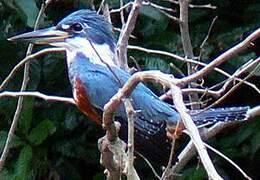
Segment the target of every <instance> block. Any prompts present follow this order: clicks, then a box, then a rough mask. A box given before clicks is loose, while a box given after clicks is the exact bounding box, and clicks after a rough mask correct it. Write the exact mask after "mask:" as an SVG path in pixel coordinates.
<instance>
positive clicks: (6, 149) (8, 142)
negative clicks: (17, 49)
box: [0, 0, 51, 172]
mask: <svg viewBox="0 0 260 180" xmlns="http://www.w3.org/2000/svg"><path fill="white" fill-rule="evenodd" d="M50 2H51V1H50V0H46V1H45V2H43V3H42V5H41V9H40V11H39V13H38V16H37V18H36V22H35V26H34V30H36V29H38V27H39V24H40V19H41V18H42V16H43V14H44V11H45V9H46V7H47V6H48V5H49V3H50ZM32 49H33V45H32V44H29V46H28V49H27V53H26V56H28V55H30V54H31V52H32ZM29 68H30V63H29V62H27V63H25V66H24V75H23V82H22V86H21V91H24V90H25V89H26V88H27V84H28V82H29ZM22 107H23V97H19V100H18V103H17V107H16V111H15V114H14V117H13V120H12V124H11V127H10V130H9V132H8V136H7V139H6V143H5V146H4V150H3V153H2V155H1V159H0V172H1V171H2V169H3V166H4V163H5V160H6V158H7V156H8V152H9V148H10V145H11V143H12V140H13V137H14V131H15V129H16V126H17V123H18V120H19V118H20V114H21V111H22Z"/></svg>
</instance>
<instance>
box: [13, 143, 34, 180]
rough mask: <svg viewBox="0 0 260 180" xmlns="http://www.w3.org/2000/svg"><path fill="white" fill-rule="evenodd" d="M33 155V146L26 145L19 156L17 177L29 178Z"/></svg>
mask: <svg viewBox="0 0 260 180" xmlns="http://www.w3.org/2000/svg"><path fill="white" fill-rule="evenodd" d="M32 157H33V153H32V148H31V147H30V146H25V147H24V148H23V149H22V151H21V152H20V155H19V157H18V161H17V164H16V173H15V179H17V180H18V179H19V180H23V179H24V180H27V179H28V177H29V175H30V174H31V172H30V169H31V167H30V166H31V160H32Z"/></svg>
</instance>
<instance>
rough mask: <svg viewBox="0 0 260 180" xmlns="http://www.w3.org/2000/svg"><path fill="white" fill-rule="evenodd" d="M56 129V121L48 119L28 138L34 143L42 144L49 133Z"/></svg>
mask: <svg viewBox="0 0 260 180" xmlns="http://www.w3.org/2000/svg"><path fill="white" fill-rule="evenodd" d="M55 131H56V127H55V125H54V123H53V122H52V121H50V120H48V119H46V120H44V121H42V122H40V124H38V125H37V126H36V127H35V128H34V129H33V130H32V131H31V133H30V135H29V137H28V139H29V141H30V142H31V143H33V144H34V145H39V144H41V143H42V142H43V141H44V140H45V139H46V138H47V137H48V136H49V135H51V134H53V133H54V132H55Z"/></svg>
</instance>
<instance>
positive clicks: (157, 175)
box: [136, 152, 160, 179]
mask: <svg viewBox="0 0 260 180" xmlns="http://www.w3.org/2000/svg"><path fill="white" fill-rule="evenodd" d="M136 154H138V155H139V156H140V157H141V158H143V160H144V161H145V162H146V163H147V165H148V166H149V167H150V168H151V170H152V172H153V174H154V176H155V177H156V178H157V179H160V176H159V174H158V173H157V172H156V170H155V169H154V167H153V165H152V164H151V163H150V162H149V160H148V159H146V158H145V157H144V156H143V155H142V154H140V153H138V152H136Z"/></svg>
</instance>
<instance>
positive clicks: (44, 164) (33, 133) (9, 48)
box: [0, 0, 260, 180]
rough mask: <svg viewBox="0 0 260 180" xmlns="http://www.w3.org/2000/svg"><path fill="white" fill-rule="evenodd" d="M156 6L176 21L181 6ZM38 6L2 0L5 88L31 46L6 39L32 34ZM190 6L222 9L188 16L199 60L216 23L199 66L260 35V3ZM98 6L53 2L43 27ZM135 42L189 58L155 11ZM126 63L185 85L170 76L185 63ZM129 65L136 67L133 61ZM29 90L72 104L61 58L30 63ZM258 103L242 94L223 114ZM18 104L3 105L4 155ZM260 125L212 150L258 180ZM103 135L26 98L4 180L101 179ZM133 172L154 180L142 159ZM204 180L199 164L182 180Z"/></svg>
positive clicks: (248, 92) (69, 111)
mask: <svg viewBox="0 0 260 180" xmlns="http://www.w3.org/2000/svg"><path fill="white" fill-rule="evenodd" d="M153 2H154V3H157V4H159V5H163V6H165V7H169V8H173V9H174V10H176V11H175V12H173V13H172V15H174V16H178V14H179V12H178V11H179V7H178V5H176V4H172V3H170V2H168V1H159V0H157V1H153ZM41 3H42V0H0V19H1V23H0V82H2V81H3V80H4V79H5V77H6V76H7V75H8V74H9V72H10V71H11V70H12V68H13V67H14V66H15V65H16V64H17V63H18V62H19V61H20V60H21V59H23V58H24V57H25V53H26V48H27V44H24V43H11V42H8V41H7V38H8V37H10V36H13V35H16V34H19V33H22V32H27V31H31V30H32V28H33V26H34V22H35V19H36V16H37V14H38V12H39V9H40V6H41ZM108 3H109V5H110V8H118V7H119V4H120V3H119V2H118V1H117V0H111V1H108ZM125 3H127V1H125ZM192 3H193V4H208V3H211V4H212V5H214V6H217V9H206V8H205V9H204V8H191V9H190V11H189V25H190V36H191V40H192V45H193V48H194V52H195V55H198V54H199V53H200V45H201V43H202V41H203V40H204V38H205V36H206V34H207V32H208V29H209V26H210V24H211V22H212V19H213V18H214V17H215V16H218V19H217V20H216V22H215V24H214V26H213V28H212V31H211V33H210V37H209V39H208V41H207V42H206V45H205V48H204V50H203V53H202V57H201V60H202V61H203V62H205V63H207V62H210V60H211V59H213V58H214V57H216V56H217V55H219V54H220V53H221V52H223V51H225V50H227V49H229V48H230V47H232V46H234V45H235V44H236V43H238V42H239V41H241V40H243V39H244V38H245V37H246V36H247V35H248V34H250V32H252V31H253V30H254V29H256V28H257V27H259V24H260V13H259V10H260V2H259V1H257V0H212V1H206V0H194V1H192ZM99 5H100V1H94V2H93V1H91V0H74V1H73V0H54V1H53V2H52V3H51V4H50V5H49V6H48V8H47V9H46V12H45V16H44V18H43V21H42V22H41V27H48V26H52V25H55V24H56V23H57V22H58V21H59V20H61V18H63V17H65V16H66V15H68V14H69V13H71V12H73V11H75V10H77V9H82V8H93V6H94V7H95V8H96V9H98V7H99ZM112 22H113V25H114V26H115V27H120V16H119V14H113V15H112ZM133 35H134V36H135V38H133V39H131V40H130V44H132V45H139V46H142V47H146V48H151V49H159V50H165V51H169V52H172V53H175V54H177V55H180V56H184V54H183V49H182V43H181V37H180V32H179V25H178V24H177V23H175V22H174V21H173V20H171V19H170V18H169V17H167V16H166V15H164V14H163V13H161V12H160V11H159V10H158V9H156V8H153V7H151V6H143V7H142V9H141V11H140V15H139V17H138V20H137V25H136V28H135V30H134V33H133ZM115 36H117V33H115ZM42 48H44V47H36V48H34V50H33V51H34V52H36V51H38V50H39V49H42ZM257 48H258V49H257ZM259 53H260V51H259V45H258V46H255V48H251V49H248V50H246V51H244V52H243V53H241V54H239V56H236V57H235V58H233V60H231V61H228V62H227V63H225V64H224V65H222V66H221V68H223V69H224V70H225V71H227V72H230V73H232V72H234V70H235V69H236V68H238V67H239V66H241V64H243V63H245V62H246V61H248V60H250V59H252V58H255V57H257V56H259ZM128 55H129V57H130V56H131V57H133V58H134V59H135V60H136V62H137V63H138V67H139V68H140V69H141V70H150V69H159V70H161V71H163V72H165V73H172V74H174V75H175V76H176V77H181V76H182V73H180V72H179V71H176V69H175V68H172V66H171V63H173V64H174V65H175V66H177V67H178V68H179V69H180V70H181V71H182V72H183V73H184V74H185V73H186V66H185V64H184V63H180V62H176V61H174V59H171V58H168V57H164V56H158V55H151V54H146V53H143V52H139V51H133V50H131V51H129V53H128ZM130 64H131V65H136V64H135V62H132V61H131V60H130ZM22 75H23V72H22V70H21V71H20V72H18V73H17V74H16V76H15V78H14V79H13V80H12V82H11V83H9V84H8V86H7V87H6V89H7V90H12V91H16V90H17V91H18V90H19V89H20V86H21V81H22ZM259 76H260V73H259V72H258V73H255V75H254V76H253V77H252V78H251V79H250V81H252V82H254V83H255V84H256V85H257V86H258V87H259V85H260V81H259V79H260V77H259ZM204 80H205V82H204V86H210V85H212V84H215V83H217V82H221V81H222V80H224V77H223V76H219V75H216V73H211V75H210V76H208V77H207V78H206V79H204ZM149 85H150V87H152V88H153V90H154V92H156V93H157V94H158V95H159V94H161V93H162V92H163V90H162V89H161V88H160V87H158V86H153V85H151V84H149ZM27 90H31V91H39V92H42V93H45V94H48V95H57V96H68V97H71V96H72V94H71V87H70V85H69V82H68V77H67V74H66V63H65V61H64V54H62V53H57V54H50V55H45V56H44V57H41V58H39V59H37V60H35V61H33V62H32V63H31V67H30V81H29V87H28V88H27ZM259 100H260V96H259V94H258V95H257V94H256V93H255V91H254V90H252V89H250V88H248V87H247V86H241V87H240V88H239V89H238V90H237V91H236V92H235V93H233V94H231V95H230V96H229V97H228V98H227V99H226V100H225V101H224V102H223V103H222V104H221V105H220V106H245V105H249V106H254V105H258V104H259ZM16 103H17V99H16V98H2V99H0V151H1V150H2V149H3V147H4V144H5V140H6V137H7V133H8V131H9V128H10V124H11V121H12V119H13V115H14V111H15V108H16ZM259 120H260V119H259ZM259 120H258V121H257V120H254V121H252V122H250V123H242V124H241V125H239V127H236V128H233V129H228V130H226V131H223V132H222V133H221V134H219V135H218V136H216V137H215V138H213V139H211V140H210V142H209V143H210V144H211V145H213V146H214V147H216V148H217V149H218V150H220V151H222V152H223V153H224V154H226V155H227V156H228V157H230V158H231V159H232V160H234V161H235V162H236V163H237V164H238V165H239V166H240V167H241V168H242V169H244V170H245V171H246V172H247V173H248V174H249V175H250V176H251V177H252V178H253V179H260V172H259V167H260V150H259V148H260V131H259V129H260V121H259ZM103 135H104V131H103V130H102V129H101V127H99V126H97V125H96V124H95V123H93V122H91V121H90V120H89V119H88V118H87V117H85V116H84V115H83V114H81V113H80V112H79V111H78V110H77V109H76V108H75V107H73V106H71V105H68V104H64V103H57V102H56V103H55V102H53V103H52V102H46V101H44V100H41V99H37V98H26V100H25V101H24V107H23V110H22V115H21V118H20V120H19V125H18V128H17V129H16V131H15V140H14V142H13V143H12V147H11V150H10V153H9V156H8V158H7V161H6V163H5V166H4V171H3V172H2V173H1V175H0V179H6V180H9V179H19V180H20V179H25V180H27V179H73V180H77V179H104V178H105V176H104V175H103V167H102V166H101V165H100V163H99V156H100V153H99V151H98V149H97V140H98V138H100V137H102V136H103ZM184 139H185V138H184ZM184 141H185V140H184ZM180 146H181V145H180ZM210 155H211V157H212V158H213V162H214V164H215V165H216V168H217V169H218V171H219V172H221V175H222V176H224V177H225V178H226V179H234V178H235V179H243V177H242V175H241V174H239V172H238V171H237V170H236V169H234V168H233V167H232V166H231V165H230V164H229V163H227V162H225V161H223V159H222V158H220V157H218V156H217V155H215V154H214V153H210ZM135 164H136V168H137V171H138V173H139V175H140V176H141V178H142V179H155V177H154V175H153V174H152V171H151V170H150V169H149V167H148V166H147V165H146V164H145V163H144V162H143V161H142V160H141V159H140V158H137V160H136V162H135ZM206 177H207V176H206V173H205V171H204V170H203V167H202V164H201V163H199V161H198V159H197V158H194V159H193V160H192V161H191V162H190V163H189V164H188V165H187V166H186V168H185V169H184V170H183V172H182V176H181V177H180V179H205V178H206Z"/></svg>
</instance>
